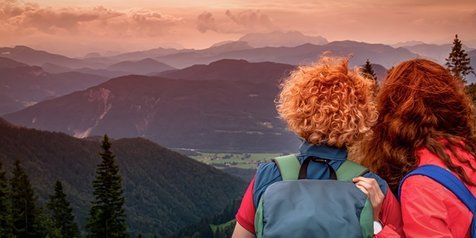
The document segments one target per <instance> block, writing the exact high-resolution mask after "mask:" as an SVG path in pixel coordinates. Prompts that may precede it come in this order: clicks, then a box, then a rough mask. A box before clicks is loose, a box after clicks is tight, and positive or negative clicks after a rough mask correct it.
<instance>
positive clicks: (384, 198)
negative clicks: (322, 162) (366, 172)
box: [353, 177, 405, 238]
mask: <svg viewBox="0 0 476 238" xmlns="http://www.w3.org/2000/svg"><path fill="white" fill-rule="evenodd" d="M353 182H354V183H355V184H356V186H357V188H359V189H360V190H361V191H362V192H363V193H365V194H366V195H367V196H368V198H369V200H370V203H371V204H372V208H373V211H374V220H375V221H380V222H381V223H382V225H383V229H382V231H380V232H379V233H377V234H376V235H374V237H382V238H384V237H385V238H390V237H405V236H404V233H403V230H402V216H401V211H400V205H399V203H398V201H397V199H396V198H395V196H394V195H393V193H392V192H391V191H390V190H388V192H387V194H386V195H384V194H383V192H382V190H381V189H380V186H379V185H378V183H377V181H376V180H375V179H374V178H364V177H357V178H354V179H353Z"/></svg>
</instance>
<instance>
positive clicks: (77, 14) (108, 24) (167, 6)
mask: <svg viewBox="0 0 476 238" xmlns="http://www.w3.org/2000/svg"><path fill="white" fill-rule="evenodd" d="M276 30H280V31H300V32H302V33H304V34H306V35H311V36H318V35H320V36H323V37H325V38H326V39H328V40H329V41H334V40H356V41H364V42H371V43H386V44H394V43H397V42H404V41H412V40H416V41H424V42H427V43H437V44H443V43H451V42H452V39H453V37H454V34H456V33H458V34H459V35H460V39H462V40H463V43H465V44H467V45H468V46H470V47H475V48H476V1H475V0H450V1H447V0H293V1H285V0H260V1H256V0H242V1H238V0H202V1H185V0H134V1H130V0H127V1H126V0H25V1H19V0H0V47H2V46H14V45H19V44H22V45H27V46H31V47H34V48H38V49H44V50H49V51H52V52H56V53H63V54H67V55H70V56H83V55H85V54H87V53H90V52H100V53H106V52H111V51H113V52H118V51H131V50H145V49H150V48H157V47H175V48H179V47H184V48H206V47H209V46H210V45H212V44H214V43H216V42H220V41H226V40H237V39H238V38H240V37H241V36H243V35H244V34H246V33H252V32H270V31H276Z"/></svg>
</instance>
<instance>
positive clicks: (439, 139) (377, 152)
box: [359, 59, 476, 237]
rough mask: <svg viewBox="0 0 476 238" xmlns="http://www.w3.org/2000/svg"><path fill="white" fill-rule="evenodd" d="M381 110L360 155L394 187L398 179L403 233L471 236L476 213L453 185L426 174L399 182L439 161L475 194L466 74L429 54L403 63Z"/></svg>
mask: <svg viewBox="0 0 476 238" xmlns="http://www.w3.org/2000/svg"><path fill="white" fill-rule="evenodd" d="M377 110H378V112H379V118H378V120H377V123H376V124H375V126H374V127H373V129H372V133H370V134H369V135H368V136H367V138H365V139H364V140H363V141H362V142H361V144H360V145H359V149H360V150H361V152H362V156H363V157H362V158H363V160H362V161H361V162H362V163H363V165H365V166H367V167H368V168H370V169H372V170H373V171H375V172H377V174H379V175H380V176H381V177H382V178H384V179H385V180H386V181H387V182H388V184H389V186H390V188H391V189H392V190H393V191H394V192H397V190H398V187H399V184H401V185H400V202H401V208H402V216H403V230H404V232H405V234H406V236H407V237H470V234H471V222H472V219H473V216H474V214H473V213H472V212H471V210H469V209H468V207H467V206H466V205H465V203H463V202H462V200H461V199H460V197H459V196H457V194H455V193H454V192H452V191H451V189H450V188H449V187H445V186H444V185H443V184H442V183H441V182H438V181H437V180H435V179H433V178H430V177H429V176H425V175H414V176H410V177H408V178H406V180H405V182H404V183H401V182H402V179H403V178H404V176H405V175H406V174H408V173H409V172H411V171H413V170H416V169H417V168H420V167H428V166H427V165H436V166H438V167H441V168H444V170H446V171H448V170H449V171H450V173H451V174H450V176H451V175H454V177H456V178H457V180H459V181H461V182H463V185H464V186H463V187H466V188H467V191H468V190H469V194H470V197H471V195H472V199H473V201H474V196H475V194H476V159H475V158H476V133H475V128H476V127H475V111H474V108H473V102H472V101H471V99H470V98H469V96H468V95H467V94H466V93H465V90H464V85H463V83H462V81H461V80H459V79H457V78H455V77H453V76H452V75H451V74H450V73H449V72H448V70H446V69H445V68H444V67H442V66H441V65H439V64H437V63H434V62H432V61H429V60H425V59H414V60H409V61H406V62H403V63H400V64H399V65H398V66H396V67H395V68H394V69H393V70H391V72H390V73H389V75H388V76H387V79H386V80H385V81H384V83H383V85H382V87H381V89H380V92H379V94H378V96H377ZM430 167H431V166H430ZM443 172H444V171H443ZM441 174H443V173H441ZM441 174H438V176H441ZM451 177H453V176H451ZM470 199H471V198H470ZM473 209H474V208H473ZM472 229H474V226H473V228H472Z"/></svg>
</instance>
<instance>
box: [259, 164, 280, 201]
mask: <svg viewBox="0 0 476 238" xmlns="http://www.w3.org/2000/svg"><path fill="white" fill-rule="evenodd" d="M281 180H282V178H281V173H280V172H279V169H278V166H277V165H276V164H275V163H274V162H272V161H270V162H265V163H261V164H260V165H259V166H258V168H257V170H256V175H255V184H254V187H253V202H254V204H255V206H256V207H257V204H258V202H259V199H260V197H261V195H262V194H263V192H264V191H265V190H266V188H267V187H268V186H269V185H271V184H272V183H275V182H278V181H281Z"/></svg>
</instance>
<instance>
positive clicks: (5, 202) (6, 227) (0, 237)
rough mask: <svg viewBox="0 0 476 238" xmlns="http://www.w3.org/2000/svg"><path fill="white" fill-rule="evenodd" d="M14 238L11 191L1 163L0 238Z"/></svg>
mask: <svg viewBox="0 0 476 238" xmlns="http://www.w3.org/2000/svg"><path fill="white" fill-rule="evenodd" d="M11 237H13V227H12V206H11V204H10V190H9V187H8V180H7V177H6V175H5V171H3V169H2V163H0V238H11Z"/></svg>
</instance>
